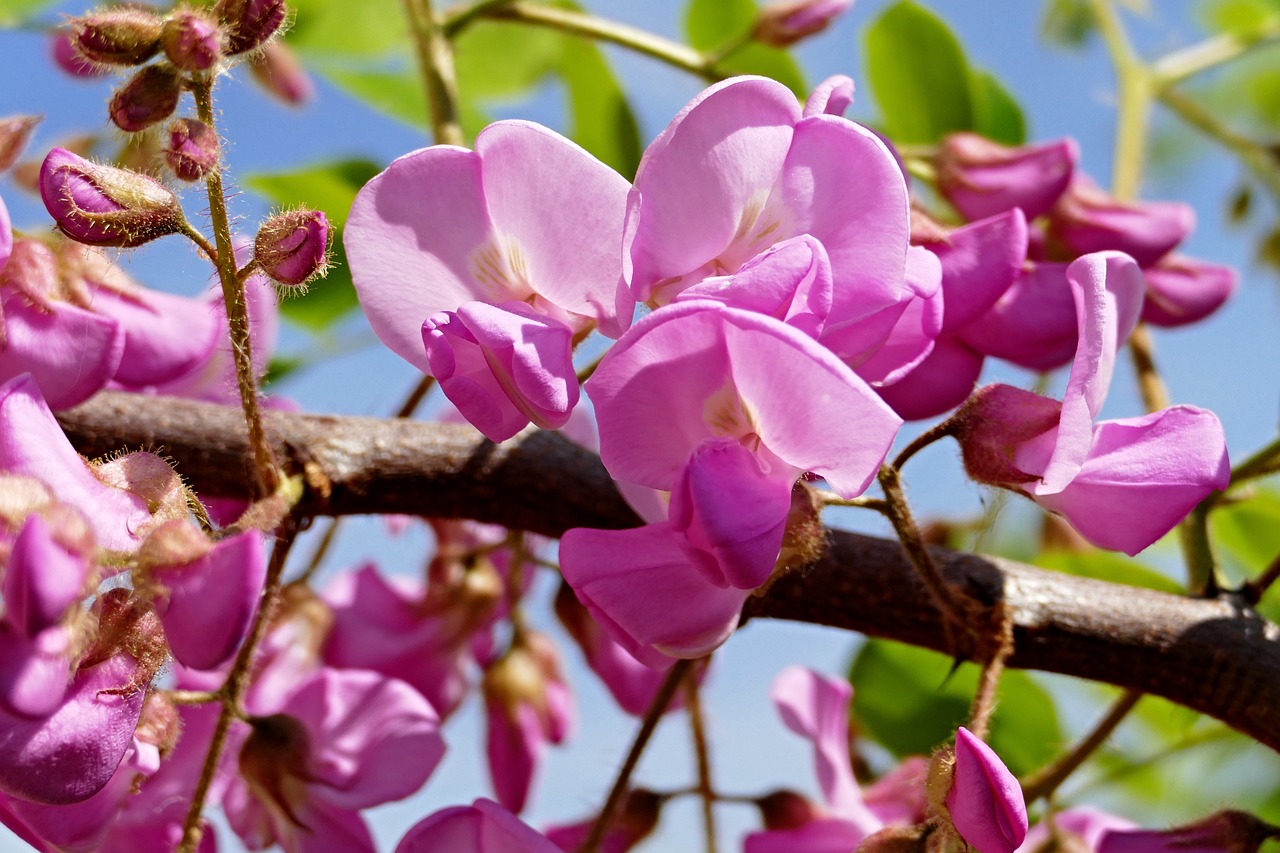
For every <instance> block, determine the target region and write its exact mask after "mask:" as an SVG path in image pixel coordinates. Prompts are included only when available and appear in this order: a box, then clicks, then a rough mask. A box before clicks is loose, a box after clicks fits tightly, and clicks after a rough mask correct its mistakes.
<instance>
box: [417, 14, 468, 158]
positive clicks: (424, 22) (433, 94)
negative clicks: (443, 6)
mask: <svg viewBox="0 0 1280 853" xmlns="http://www.w3.org/2000/svg"><path fill="white" fill-rule="evenodd" d="M403 3H404V11H405V16H406V17H407V18H408V19H409V31H410V32H411V33H412V34H413V43H414V46H415V48H416V49H417V52H418V65H419V68H420V70H421V72H422V82H423V88H424V89H425V90H426V94H427V112H428V114H429V115H430V116H431V134H432V136H434V137H435V141H436V143H437V144H441V145H465V144H466V138H465V137H464V136H463V135H462V125H461V124H460V123H459V120H458V80H457V74H456V73H455V71H454V66H453V45H451V44H450V43H449V39H448V37H447V36H446V35H445V33H444V30H443V29H442V28H441V26H440V21H439V20H438V19H437V18H436V15H435V12H434V11H432V8H431V0H403Z"/></svg>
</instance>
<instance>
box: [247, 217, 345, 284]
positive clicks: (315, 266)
mask: <svg viewBox="0 0 1280 853" xmlns="http://www.w3.org/2000/svg"><path fill="white" fill-rule="evenodd" d="M329 238H330V230H329V220H328V219H327V218H325V215H324V213H322V212H321V211H319V210H289V211H285V212H284V213H277V214H276V215H275V216H272V217H271V218H270V219H268V220H267V221H266V222H264V223H262V227H261V228H259V229H258V236H257V238H256V239H255V240H254V242H253V257H254V260H256V261H257V262H258V266H259V267H261V269H262V271H263V272H264V273H266V274H267V275H268V276H270V277H271V278H272V279H274V280H275V281H278V282H279V283H280V284H286V285H290V286H297V285H301V284H305V283H306V282H308V281H310V280H311V279H313V278H315V277H316V276H321V275H324V273H325V270H326V269H328V266H329Z"/></svg>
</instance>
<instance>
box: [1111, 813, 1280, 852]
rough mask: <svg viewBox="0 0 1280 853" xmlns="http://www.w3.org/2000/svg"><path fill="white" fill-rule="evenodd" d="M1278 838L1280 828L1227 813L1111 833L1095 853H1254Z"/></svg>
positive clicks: (1254, 818)
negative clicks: (1169, 825) (1162, 826)
mask: <svg viewBox="0 0 1280 853" xmlns="http://www.w3.org/2000/svg"><path fill="white" fill-rule="evenodd" d="M1278 836H1280V827H1275V826H1272V825H1271V824H1269V823H1266V822H1264V821H1261V820H1259V819H1258V818H1256V817H1254V816H1253V815H1251V814H1249V813H1248V812H1242V811H1236V810H1234V809H1227V810H1224V811H1220V812H1218V813H1217V814H1213V815H1210V816H1209V817H1207V818H1205V819H1204V820H1200V821H1196V822H1195V823H1192V824H1187V825H1186V826H1178V827H1174V828H1173V829H1167V830H1153V829H1132V830H1129V829H1112V830H1109V831H1107V832H1106V833H1105V834H1104V835H1103V836H1102V838H1101V839H1100V840H1099V842H1098V847H1097V850H1098V853H1176V851H1179V850H1185V851H1188V853H1257V851H1258V849H1259V848H1260V847H1262V845H1263V843H1264V842H1266V841H1268V840H1270V839H1272V838H1276V837H1278Z"/></svg>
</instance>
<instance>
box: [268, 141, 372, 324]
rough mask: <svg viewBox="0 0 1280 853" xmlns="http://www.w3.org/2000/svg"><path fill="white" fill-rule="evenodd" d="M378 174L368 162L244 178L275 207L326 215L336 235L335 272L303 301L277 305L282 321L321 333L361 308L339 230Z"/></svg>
mask: <svg viewBox="0 0 1280 853" xmlns="http://www.w3.org/2000/svg"><path fill="white" fill-rule="evenodd" d="M378 171H379V167H378V165H377V164H376V163H373V162H372V161H369V160H340V161H338V162H335V163H326V164H323V165H320V166H313V167H310V168H306V169H300V170H298V171H293V172H281V173H277V174H271V175H250V176H249V177H247V178H245V184H246V186H248V187H249V188H250V189H252V190H254V191H255V192H258V193H260V194H262V195H263V196H265V197H266V198H267V199H268V200H270V201H271V202H272V203H274V204H277V205H280V206H282V207H290V206H298V205H305V206H307V207H311V208H314V209H317V210H322V211H324V213H325V215H326V216H327V217H328V218H329V222H330V223H331V224H332V225H333V226H334V229H335V234H334V240H333V248H334V266H333V268H332V269H330V270H329V275H328V276H327V277H325V278H324V279H321V280H320V281H317V282H313V283H312V285H311V288H310V290H308V291H307V293H306V295H305V296H299V297H295V298H292V299H286V300H284V302H283V303H281V306H280V311H281V313H282V314H283V315H284V317H285V318H286V319H288V320H290V321H292V322H294V323H297V324H298V325H300V326H302V327H303V328H306V329H309V330H311V331H322V330H324V329H327V328H329V327H330V326H332V325H333V324H334V323H335V322H337V321H338V320H340V319H341V318H342V317H344V316H345V315H346V314H347V313H349V312H350V311H351V310H353V309H354V308H355V307H356V306H357V305H358V304H359V303H358V302H357V300H356V292H355V287H354V286H353V285H352V283H351V271H350V269H348V267H347V258H346V254H345V253H344V252H343V250H342V230H341V225H342V223H343V222H344V221H345V220H346V218H347V212H348V211H349V210H350V209H351V202H352V201H353V200H354V199H355V196H356V193H357V192H358V191H359V190H360V188H361V187H363V186H364V185H365V184H366V183H368V182H369V179H370V178H372V177H373V176H374V175H376V174H377V173H378Z"/></svg>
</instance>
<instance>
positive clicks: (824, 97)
mask: <svg viewBox="0 0 1280 853" xmlns="http://www.w3.org/2000/svg"><path fill="white" fill-rule="evenodd" d="M853 90H854V86H853V79H852V78H850V77H846V76H845V75H843V74H836V75H835V76H833V77H828V78H827V79H826V80H823V81H822V82H821V83H819V84H818V85H817V86H816V87H815V88H814V90H813V94H811V95H809V100H807V101H805V102H804V116H805V117H806V118H807V117H809V116H816V115H823V114H824V113H825V114H826V115H833V116H842V115H844V111H845V110H847V109H849V105H850V104H852V103H853Z"/></svg>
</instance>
